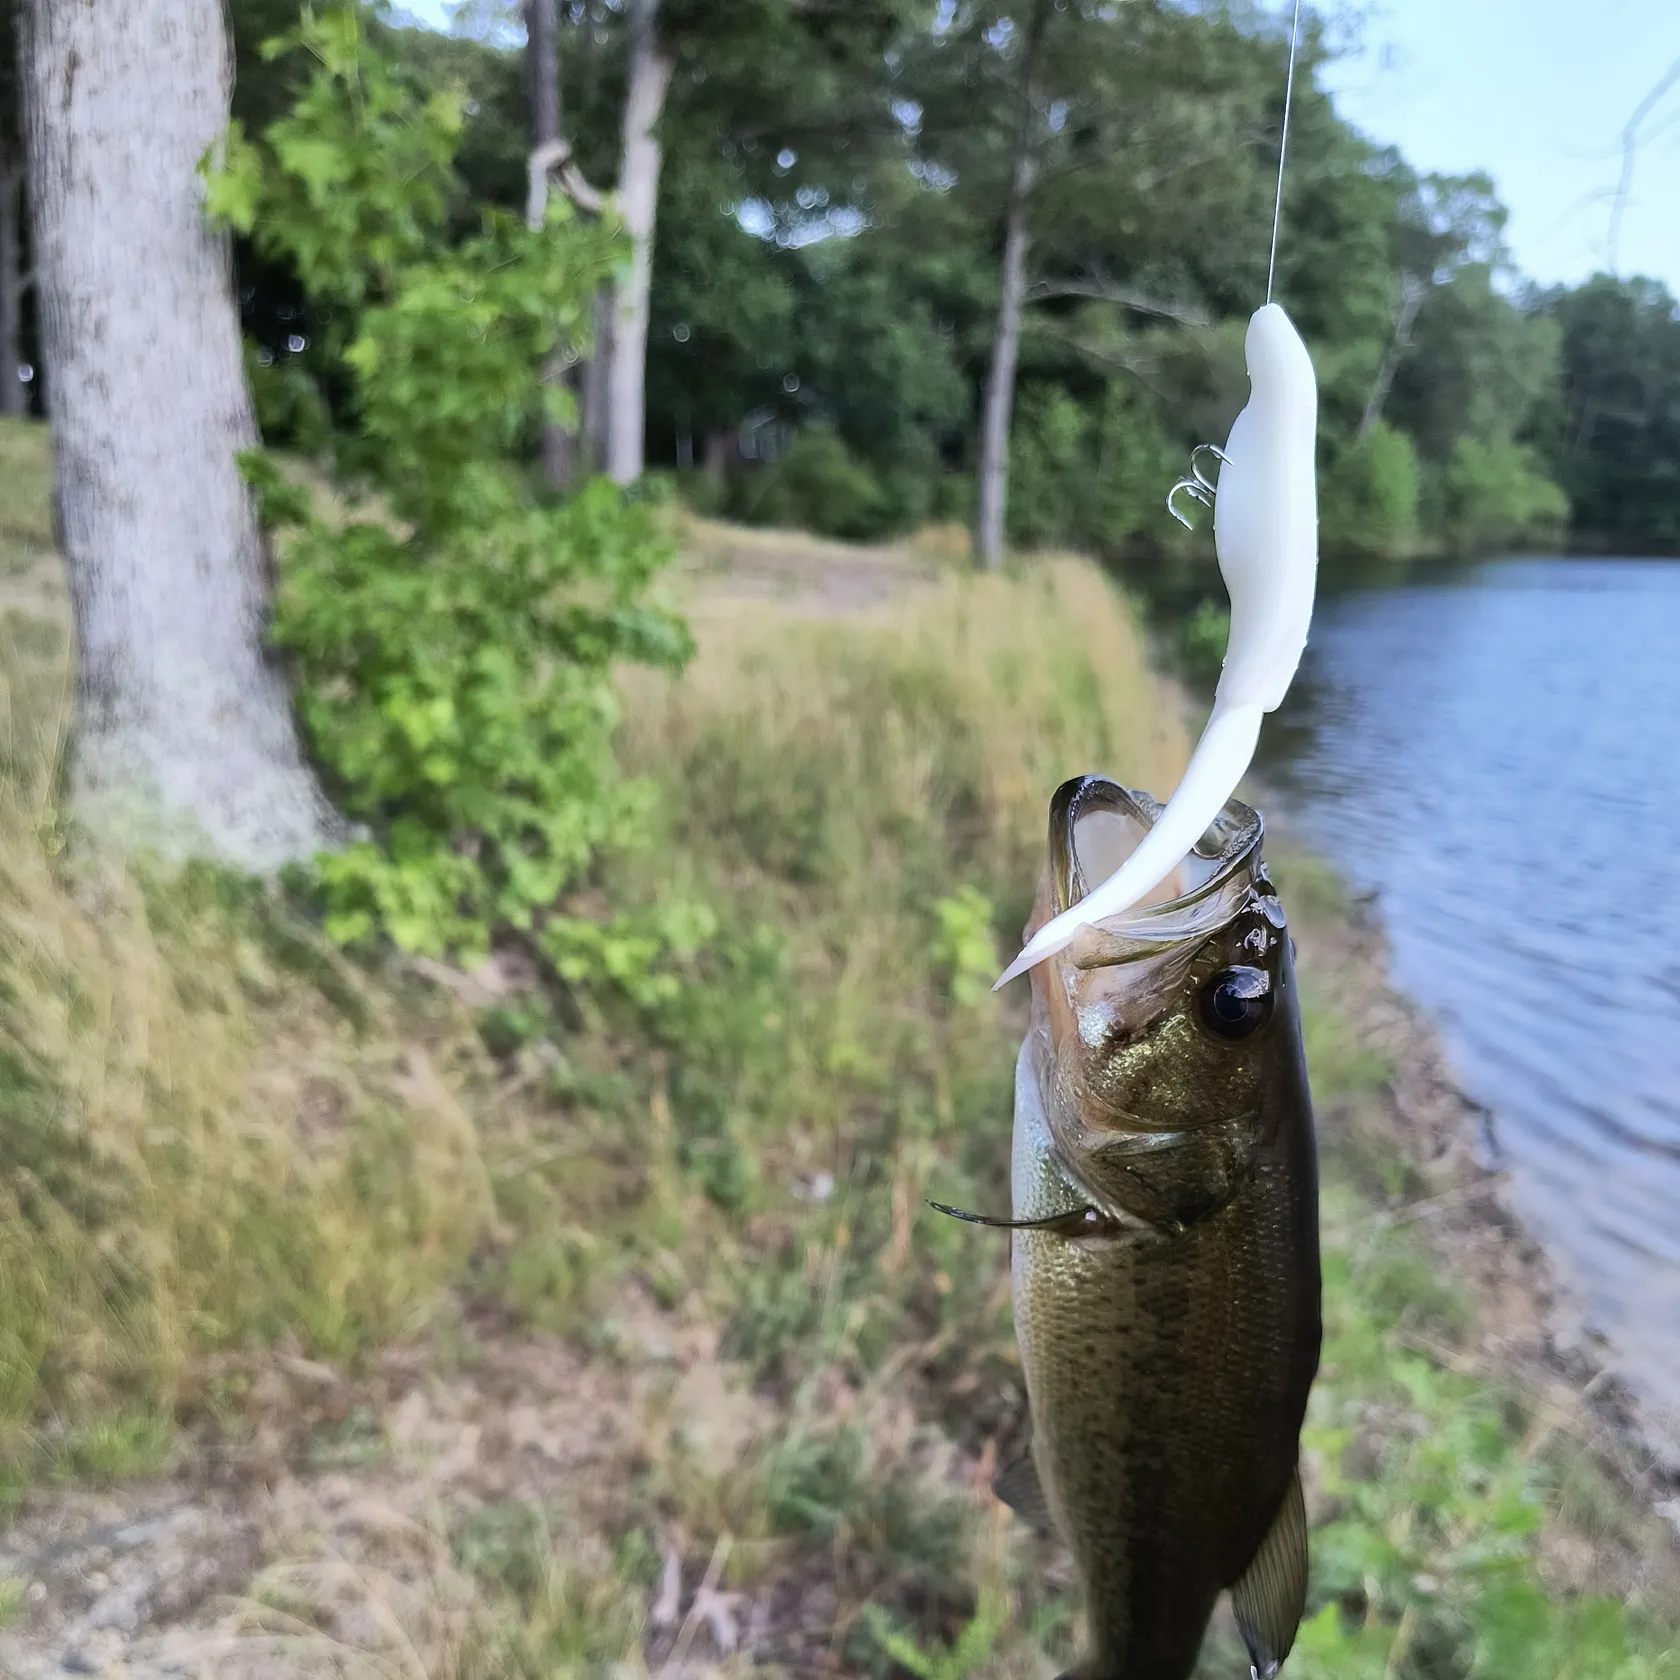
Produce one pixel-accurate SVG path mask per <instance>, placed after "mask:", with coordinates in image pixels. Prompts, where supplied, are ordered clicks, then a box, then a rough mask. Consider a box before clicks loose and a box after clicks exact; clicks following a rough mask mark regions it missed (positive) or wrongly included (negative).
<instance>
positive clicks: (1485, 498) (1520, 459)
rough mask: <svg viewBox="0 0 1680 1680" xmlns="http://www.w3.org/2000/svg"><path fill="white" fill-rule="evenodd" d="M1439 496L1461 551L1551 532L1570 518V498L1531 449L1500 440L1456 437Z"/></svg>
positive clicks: (1449, 530) (1453, 539)
mask: <svg viewBox="0 0 1680 1680" xmlns="http://www.w3.org/2000/svg"><path fill="white" fill-rule="evenodd" d="M1443 500H1444V504H1445V505H1444V512H1445V516H1446V527H1447V531H1446V534H1447V538H1448V540H1449V541H1450V542H1451V543H1452V544H1453V546H1454V547H1455V548H1457V549H1458V550H1460V551H1461V552H1465V553H1471V552H1474V551H1476V550H1479V549H1484V548H1497V547H1500V546H1503V545H1505V544H1508V543H1513V542H1518V541H1521V540H1523V539H1525V538H1530V537H1543V536H1547V535H1551V534H1554V533H1555V532H1557V531H1558V530H1559V529H1561V527H1562V526H1563V524H1564V521H1565V520H1567V519H1568V517H1569V498H1568V497H1567V496H1565V495H1564V493H1563V491H1561V490H1560V489H1559V488H1558V487H1557V485H1555V484H1554V483H1553V482H1552V481H1551V479H1549V478H1548V477H1547V476H1546V473H1545V470H1544V468H1543V467H1542V465H1541V463H1540V459H1539V457H1538V456H1537V455H1536V454H1535V452H1534V451H1533V450H1532V449H1530V448H1528V447H1527V446H1526V445H1524V444H1520V443H1513V442H1511V441H1510V440H1509V439H1504V438H1501V439H1495V440H1493V441H1492V442H1483V441H1482V440H1480V439H1477V438H1471V437H1464V438H1460V439H1459V440H1458V445H1457V447H1456V448H1455V449H1454V450H1453V453H1452V459H1451V460H1450V461H1449V462H1448V463H1447V469H1446V474H1445V482H1444V484H1443Z"/></svg>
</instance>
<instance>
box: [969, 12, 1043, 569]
mask: <svg viewBox="0 0 1680 1680" xmlns="http://www.w3.org/2000/svg"><path fill="white" fill-rule="evenodd" d="M1049 15H1050V0H1035V4H1034V6H1033V11H1032V18H1031V20H1030V21H1029V23H1028V26H1027V38H1026V41H1025V43H1024V44H1023V47H1022V53H1021V122H1020V127H1019V129H1018V130H1017V133H1016V137H1015V168H1014V173H1013V177H1012V179H1011V180H1010V183H1009V211H1008V215H1007V218H1006V220H1005V224H1004V236H1003V296H1002V297H1001V298H1000V299H999V300H998V315H997V330H996V332H995V333H994V335H993V338H992V365H991V368H990V369H989V371H988V372H987V374H986V403H985V409H984V411H983V412H982V414H981V417H980V463H979V482H978V484H977V486H976V490H977V494H976V498H975V507H974V555H975V559H976V560H977V561H978V562H979V564H980V568H981V570H983V571H988V572H993V571H996V570H997V569H998V567H1000V566H1001V565H1002V564H1003V519H1004V512H1005V509H1006V506H1007V504H1008V499H1009V426H1010V417H1011V415H1012V414H1013V412H1014V408H1015V363H1016V359H1017V357H1018V355H1019V353H1020V349H1021V305H1022V301H1023V299H1024V298H1025V295H1026V290H1027V250H1028V247H1029V246H1030V244H1031V238H1032V236H1031V234H1030V232H1029V231H1028V228H1027V209H1028V206H1029V204H1030V202H1031V200H1032V192H1033V187H1034V186H1035V185H1036V183H1037V180H1038V146H1037V142H1036V139H1035V137H1034V134H1033V128H1034V125H1035V124H1036V122H1037V120H1038V110H1037V106H1038V62H1039V57H1040V54H1041V52H1042V50H1043V46H1044V30H1045V25H1046V24H1047V23H1048V21H1049Z"/></svg>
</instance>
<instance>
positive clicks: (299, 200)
mask: <svg viewBox="0 0 1680 1680" xmlns="http://www.w3.org/2000/svg"><path fill="white" fill-rule="evenodd" d="M289 46H298V47H301V48H303V49H304V50H305V51H307V52H308V53H309V54H310V55H311V57H312V59H313V61H314V69H313V72H312V74H311V76H310V78H309V80H308V81H307V83H306V84H305V86H304V88H303V90H302V92H301V93H300V94H299V96H298V99H297V102H296V103H295V105H294V106H293V108H292V109H291V110H290V111H289V112H288V113H287V114H286V115H284V116H282V117H280V118H278V119H277V120H276V121H274V122H273V123H271V124H270V125H269V127H268V128H267V129H266V130H265V131H264V133H263V135H262V136H261V137H260V139H259V140H257V141H249V140H246V139H245V138H244V137H243V135H242V134H241V133H240V132H239V131H238V130H235V131H234V133H233V135H232V136H231V137H230V142H229V145H228V148H227V156H226V159H225V161H224V162H223V164H222V166H221V167H220V168H219V169H218V170H215V171H213V172H212V173H211V176H210V201H211V206H212V209H213V210H214V211H216V212H218V213H220V214H221V215H223V216H224V217H226V218H228V219H229V220H230V221H232V222H233V223H234V225H235V226H237V227H239V228H241V229H242V230H243V231H245V232H247V233H249V235H250V236H251V238H252V240H253V242H254V243H255V245H256V248H257V249H258V250H259V251H262V252H265V253H267V254H269V255H270V256H273V257H277V258H278V257H283V258H284V259H285V260H286V261H288V262H289V263H291V264H292V265H293V267H294V268H295V270H296V272H297V274H298V276H299V278H300V279H301V281H302V283H303V285H304V286H305V288H306V290H307V291H308V292H309V293H310V295H311V296H312V297H313V298H315V299H316V300H317V301H318V302H320V303H322V304H325V305H330V306H333V307H338V308H343V309H345V310H354V311H355V315H354V319H355V330H354V333H353V335H352V336H350V337H349V338H348V340H347V341H346V342H345V343H344V344H343V346H342V370H343V374H344V377H345V378H346V379H347V381H348V382H349V385H350V388H351V390H352V391H353V393H354V396H353V402H354V408H355V410H356V413H357V416H358V420H359V434H358V436H357V437H356V439H355V440H353V441H347V442H346V443H345V446H344V448H343V449H342V450H341V457H342V459H343V461H344V464H345V465H346V466H347V467H356V468H359V469H360V470H361V471H362V473H363V474H365V476H366V478H367V480H369V481H370V482H371V484H372V485H373V486H375V487H376V488H377V489H378V490H379V491H380V492H381V494H382V496H383V498H384V500H385V503H386V510H387V515H386V516H385V517H381V518H377V519H376V518H369V517H357V516H351V517H347V518H329V517H326V516H324V515H321V514H317V513H314V512H312V511H311V509H310V507H309V505H308V503H307V501H306V500H305V498H304V497H302V496H301V495H299V494H297V493H296V492H294V491H292V490H291V489H290V487H289V486H288V484H287V483H286V481H285V480H284V479H283V478H282V476H281V475H280V474H279V472H278V470H277V469H276V468H275V467H274V466H273V465H272V464H270V463H268V462H266V461H262V460H253V461H252V462H251V463H250V466H249V471H250V475H251V478H252V481H253V483H254V484H255V485H256V486H257V488H258V490H259V491H260V492H261V494H262V497H263V504H264V510H265V514H266V516H267V518H268V520H269V522H270V523H271V524H273V525H275V526H277V527H280V528H282V529H283V530H284V531H285V532H286V533H287V540H286V542H285V544H284V549H283V557H284V566H283V569H282V574H281V578H280V583H279V588H278V592H277V602H276V613H275V622H274V636H275V640H276V641H277V643H278V644H279V645H280V646H281V647H282V648H284V649H285V650H286V651H287V652H288V654H289V655H290V656H291V659H292V662H293V667H294V671H295V675H296V678H297V682H298V686H299V695H300V698H299V713H300V716H301V719H302V722H303V726H304V729H305V733H306V735H307V738H308V741H309V744H310V747H311V750H312V751H313V753H314V755H315V757H316V759H317V761H318V762H319V764H320V765H321V767H322V769H323V771H324V773H325V775H326V777H327V780H328V784H329V786H330V788H331V790H332V792H333V794H334V796H335V798H336V799H337V801H338V803H339V805H340V807H341V809H343V810H344V811H345V813H346V814H347V815H348V816H350V817H352V818H353V819H356V820H357V821H359V822H360V823H362V824H364V825H365V831H366V832H365V837H363V838H360V839H358V840H356V841H355V843H354V844H352V845H350V846H348V847H347V848H345V849H344V850H343V851H340V852H337V853H334V854H332V855H329V856H325V857H323V858H322V859H320V860H319V862H318V864H317V866H316V870H315V879H316V883H317V885H318V888H319V890H320V892H321V895H322V897H323V900H324V902H325V905H326V908H327V914H328V923H327V925H328V929H329V931H330V932H331V933H332V935H333V937H335V938H337V939H340V940H343V941H352V940H361V939H366V938H368V937H371V936H373V935H375V934H379V935H384V936H387V937H389V938H391V939H393V940H394V941H395V942H396V943H397V944H398V945H399V946H401V947H402V948H403V949H405V950H410V951H423V952H428V953H431V954H434V955H435V954H441V953H444V952H460V953H465V954H469V955H471V954H480V953H482V952H483V951H484V950H485V948H486V946H487V943H488V940H489V938H490V935H491V933H492V932H493V931H494V930H495V929H497V928H514V929H519V930H529V929H532V928H533V927H534V926H535V925H536V924H538V923H539V922H542V921H544V920H545V919H546V917H547V916H548V914H549V912H550V911H551V909H552V907H553V906H554V904H555V901H556V899H557V898H558V897H559V895H560V894H561V893H562V892H563V891H564V890H565V889H566V888H567V887H568V886H570V885H572V884H573V883H575V882H576V881H577V880H578V879H579V878H580V876H581V875H582V874H583V872H584V871H585V869H586V868H587V867H588V865H589V862H590V860H591V859H592V858H593V857H594V856H595V854H596V853H597V852H598V851H599V850H600V849H601V848H602V847H603V846H607V845H610V844H615V843H621V842H623V841H625V840H627V839H628V838H629V837H630V836H631V835H632V833H633V832H634V829H635V827H636V824H637V822H638V819H639V817H640V815H641V813H642V811H643V809H644V802H645V795H644V794H643V793H642V792H641V791H640V790H638V789H637V788H635V787H634V786H630V785H626V784H624V783H623V782H622V781H621V780H620V779H619V777H618V776H617V773H616V767H615V764H614V759H613V753H612V734H613V729H614V727H615V724H616V722H617V716H618V709H617V702H616V700H615V698H614V694H613V689H612V686H611V682H610V678H609V673H610V669H611V667H612V665H613V664H614V663H615V662H618V661H623V660H644V661H648V662H651V663H657V664H665V665H677V664H680V663H681V661H682V659H683V658H684V657H685V655H686V652H687V645H688V644H687V639H686V633H685V632H684V631H683V629H682V627H681V626H680V625H679V624H678V623H677V622H676V621H675V620H674V619H672V618H671V617H670V616H669V615H668V614H664V613H661V612H658V611H654V610H652V609H650V608H648V607H646V606H643V605H641V604H640V601H641V596H642V594H643V592H644V591H645V588H646V586H647V584H648V583H649V581H650V580H651V578H652V577H653V575H654V573H655V572H656V571H657V570H658V569H659V567H660V566H661V565H662V564H663V563H664V560H665V557H666V551H665V548H664V546H663V544H662V543H661V542H660V541H659V539H658V536H657V532H656V529H655V527H654V524H653V521H652V516H651V514H650V513H649V511H648V510H647V509H646V508H645V507H639V506H637V505H634V504H630V503H627V502H626V501H625V500H624V498H623V497H622V496H621V495H620V494H619V492H617V491H616V490H615V489H613V488H612V487H611V486H609V485H607V484H606V483H604V482H596V483H593V484H590V485H589V486H587V487H586V488H585V489H584V490H583V491H582V492H581V493H580V494H579V495H577V496H575V497H573V498H571V499H569V500H565V501H558V502H554V501H543V500H540V499H538V498H536V497H534V496H533V495H532V493H531V490H530V488H529V484H528V481H527V476H526V474H525V472H524V470H523V467H522V464H521V459H520V452H521V449H522V446H523V444H524V441H525V440H526V438H527V437H528V436H529V435H530V434H531V431H532V429H533V427H534V426H535V424H536V421H537V419H538V418H539V415H540V413H541V408H542V403H543V401H544V387H543V386H542V384H541V382H540V379H539V369H540V367H541V364H542V361H543V358H544V357H545V356H547V355H548V354H549V353H550V352H551V351H553V350H554V349H555V348H556V346H557V345H558V346H565V345H568V344H570V345H573V346H577V345H581V344H582V343H583V342H584V335H585V333H586V330H587V322H588V320H589V316H590V307H591V299H592V297H593V295H594V293H595V291H596V290H597V288H598V287H599V286H600V285H601V284H602V283H603V282H604V281H605V280H606V279H607V277H608V275H609V273H610V271H611V265H612V263H613V261H614V257H615V252H616V245H615V242H614V239H613V237H612V233H611V230H610V228H603V227H598V226H593V225H589V224H585V223H583V222H581V221H579V220H578V219H576V218H575V217H573V216H572V215H571V213H570V211H569V209H568V207H567V206H566V205H565V204H564V203H563V202H562V203H556V204H551V207H550V211H549V216H548V220H547V223H546V225H545V226H544V227H542V228H541V229H537V230H531V229H528V228H527V227H526V226H525V225H524V223H523V222H521V221H519V220H517V219H516V218H514V217H512V216H510V215H508V214H507V213H505V212H501V211H497V210H493V209H490V210H486V211H485V212H484V213H483V216H482V218H481V227H480V231H479V232H478V233H476V234H474V235H471V236H469V237H466V238H464V239H461V240H459V241H458V242H455V243H450V242H449V241H448V240H447V238H446V237H445V234H446V230H445V227H444V220H445V214H446V211H447V208H448V205H449V201H450V197H451V191H452V176H451V172H450V171H451V164H452V160H453V158H454V155H455V149H456V147H457V145H458V144H459V140H460V135H461V109H460V101H459V99H458V98H456V97H455V96H454V95H453V94H452V93H450V92H448V91H447V90H444V91H435V92H433V93H431V94H429V95H426V96H425V97H422V96H421V95H420V94H419V93H417V92H415V91H414V90H413V89H412V88H410V87H409V86H408V85H407V84H406V83H405V82H404V81H403V80H401V79H399V78H398V77H397V76H395V75H394V74H392V73H391V72H390V70H389V69H388V68H387V66H385V65H384V63H383V62H382V61H381V60H380V58H379V57H378V56H377V55H376V54H375V53H373V52H372V51H371V50H370V49H369V46H368V44H367V41H366V39H365V38H364V36H363V33H362V29H361V25H360V21H359V16H358V13H357V11H356V9H355V8H354V7H350V6H344V7H339V8H336V9H334V10H332V11H329V12H327V13H324V14H322V15H320V16H318V17H311V18H308V19H306V20H305V22H304V23H303V24H301V25H300V26H299V28H298V30H297V31H296V32H295V33H294V34H293V35H292V36H290V37H287V38H284V39H283V40H281V41H279V42H276V43H274V44H273V45H272V47H271V49H270V50H271V52H273V53H278V52H279V51H281V50H282V49H284V48H286V47H289ZM294 382H295V379H294ZM547 400H548V402H549V404H550V409H551V412H554V411H557V410H558V409H559V408H560V406H561V405H562V404H563V403H564V401H565V400H567V399H566V398H565V395H564V393H563V392H560V391H558V390H556V389H555V388H553V387H550V388H548V390H547ZM543 937H544V938H545V939H548V940H551V941H552V942H553V943H554V945H555V954H556V955H557V956H559V955H562V954H563V955H564V957H565V959H566V961H567V962H568V964H569V965H570V966H571V967H572V968H576V967H577V965H578V964H579V963H580V962H581V961H582V960H583V955H582V953H583V952H584V950H585V949H586V946H587V944H588V941H587V940H586V939H585V937H584V936H583V935H582V934H581V933H578V932H576V931H575V930H574V931H573V932H571V933H563V932H562V931H561V930H560V929H558V928H555V929H553V930H552V931H551V932H549V933H547V934H545V935H544V936H543ZM648 943H649V942H648V940H647V938H646V936H645V935H636V936H634V937H631V936H618V935H607V934H602V935H601V936H600V937H599V939H598V941H597V943H596V946H595V947H594V956H595V957H596V958H597V959H598V960H599V961H600V963H601V964H602V965H603V967H604V970H605V972H607V973H608V974H610V975H613V976H628V975H629V974H630V973H631V971H632V970H633V969H634V968H635V964H634V963H633V962H631V961H629V959H628V957H627V953H628V952H630V951H632V950H634V951H637V952H641V951H643V950H645V949H647V947H648Z"/></svg>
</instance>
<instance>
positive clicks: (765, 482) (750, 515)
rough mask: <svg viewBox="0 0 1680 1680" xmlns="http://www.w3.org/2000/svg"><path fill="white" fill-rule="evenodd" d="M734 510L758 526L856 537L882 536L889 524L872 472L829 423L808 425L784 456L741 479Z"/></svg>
mask: <svg viewBox="0 0 1680 1680" xmlns="http://www.w3.org/2000/svg"><path fill="white" fill-rule="evenodd" d="M733 508H734V511H735V512H736V513H738V514H739V515H740V516H741V517H743V518H746V519H749V520H751V521H752V523H754V524H756V525H779V526H782V527H784V528H789V527H797V526H803V527H805V528H807V529H809V530H812V531H817V532H820V533H821V534H822V535H823V536H827V537H844V538H850V539H853V540H857V541H863V540H867V539H868V538H870V537H876V536H879V535H881V534H882V530H883V528H884V526H885V524H886V518H885V515H886V498H885V496H884V494H883V492H882V489H881V486H880V484H879V483H878V482H877V481H876V478H875V476H874V474H873V473H871V472H870V470H869V469H868V468H867V467H866V466H864V465H863V464H862V463H861V462H860V461H858V460H857V459H856V458H855V457H854V456H853V454H852V452H851V451H850V450H849V449H848V448H847V447H846V444H845V442H844V440H843V439H841V438H840V437H839V436H838V435H837V434H836V433H835V432H833V431H832V430H830V429H829V428H828V427H826V426H808V427H806V428H805V429H804V430H803V431H801V432H800V434H799V435H798V437H796V438H795V439H794V441H793V446H792V448H790V449H789V450H788V452H787V454H786V455H784V456H783V457H782V458H781V460H779V461H777V462H776V463H775V464H774V465H773V466H769V467H764V468H761V469H759V470H758V471H757V472H754V473H749V474H745V475H743V476H741V477H740V478H738V479H737V481H736V488H735V493H734V502H733Z"/></svg>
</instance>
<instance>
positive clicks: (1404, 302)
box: [1354, 274, 1430, 439]
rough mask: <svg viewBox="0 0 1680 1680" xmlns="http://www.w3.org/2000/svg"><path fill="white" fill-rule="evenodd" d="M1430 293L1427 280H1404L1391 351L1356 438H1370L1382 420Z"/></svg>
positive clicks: (1413, 277) (1414, 277) (1407, 277)
mask: <svg viewBox="0 0 1680 1680" xmlns="http://www.w3.org/2000/svg"><path fill="white" fill-rule="evenodd" d="M1429 292H1430V284H1429V281H1428V280H1426V279H1424V278H1422V277H1421V276H1419V275H1415V274H1405V275H1402V276H1401V278H1400V309H1399V313H1398V314H1397V315H1396V316H1395V318H1394V331H1393V333H1392V334H1391V335H1390V337H1389V341H1388V348H1387V349H1386V350H1384V351H1383V359H1382V366H1381V367H1379V368H1378V369H1377V378H1376V383H1375V384H1373V385H1372V387H1371V395H1370V397H1369V398H1368V399H1367V401H1366V404H1365V412H1364V413H1363V414H1362V415H1360V417H1359V430H1358V431H1357V432H1356V433H1355V434H1354V435H1355V437H1356V438H1360V439H1363V438H1366V437H1368V436H1369V435H1370V433H1371V429H1372V428H1373V427H1374V426H1375V425H1376V423H1377V422H1378V421H1379V420H1380V419H1382V412H1383V409H1384V408H1385V407H1386V406H1387V404H1388V393H1389V392H1390V391H1391V390H1392V389H1393V388H1394V376H1395V374H1397V373H1398V372H1399V371H1400V364H1401V363H1402V362H1403V361H1404V360H1405V359H1406V352H1407V351H1408V350H1409V349H1410V348H1411V346H1412V328H1413V327H1415V326H1416V325H1417V318H1418V311H1419V310H1420V309H1422V308H1423V300H1424V299H1425V298H1426V297H1428V296H1429Z"/></svg>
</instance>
